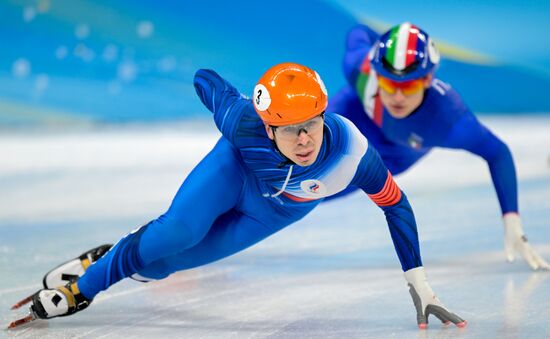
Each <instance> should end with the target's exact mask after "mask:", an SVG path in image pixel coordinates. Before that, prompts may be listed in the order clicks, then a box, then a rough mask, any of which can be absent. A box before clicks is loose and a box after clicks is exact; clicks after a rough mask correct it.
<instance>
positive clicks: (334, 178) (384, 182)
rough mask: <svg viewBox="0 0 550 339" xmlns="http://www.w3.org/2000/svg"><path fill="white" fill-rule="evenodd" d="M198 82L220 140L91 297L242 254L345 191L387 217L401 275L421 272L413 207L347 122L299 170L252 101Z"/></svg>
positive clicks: (104, 273)
mask: <svg viewBox="0 0 550 339" xmlns="http://www.w3.org/2000/svg"><path fill="white" fill-rule="evenodd" d="M194 83H195V88H196V91H197V93H198V95H199V97H200V99H201V100H202V102H203V103H204V105H205V106H206V107H207V108H208V109H209V110H210V111H211V112H212V113H213V115H214V121H215V123H216V125H217V127H218V128H219V130H220V131H221V133H222V135H223V136H222V137H221V138H220V139H219V141H218V143H217V144H216V146H215V147H214V149H213V150H212V151H210V153H209V154H208V155H206V156H205V158H204V159H203V160H202V161H201V162H200V163H199V164H198V165H197V167H196V168H195V169H194V170H193V171H192V172H191V173H190V174H189V176H188V177H187V179H186V180H185V181H184V183H183V184H182V186H181V188H180V189H179V191H178V193H177V194H176V197H175V198H174V200H173V201H172V204H171V206H170V208H169V209H168V211H167V212H166V213H164V214H163V215H161V216H159V217H158V218H157V219H155V220H153V221H151V222H150V223H148V224H147V225H145V226H143V227H141V228H139V229H138V230H136V231H134V232H133V233H131V234H129V235H127V236H126V237H124V238H123V239H121V240H120V241H119V242H118V243H117V244H116V245H115V246H113V248H112V249H111V250H110V251H109V252H108V253H107V254H105V255H104V256H103V257H102V258H101V259H99V260H98V261H97V262H96V263H95V264H94V265H91V266H90V267H89V269H88V270H87V271H86V273H85V274H84V275H83V276H82V277H81V278H80V280H79V281H78V286H79V288H80V291H81V293H82V294H83V295H84V296H85V297H87V298H89V299H91V298H93V297H94V296H95V295H96V294H97V293H99V292H100V291H102V290H105V289H107V288H108V287H109V286H110V285H112V284H114V283H115V282H117V281H119V280H120V279H122V278H125V277H128V276H130V275H133V274H135V273H137V274H139V275H140V276H142V277H146V278H153V279H161V278H164V277H166V276H168V275H169V274H171V273H173V272H175V271H179V270H184V269H189V268H193V267H197V266H201V265H204V264H207V263H210V262H213V261H216V260H219V259H222V258H224V257H227V256H229V255H231V254H234V253H237V252H239V251H242V250H244V249H245V248H247V247H249V246H252V245H254V244H255V243H257V242H259V241H260V240H262V239H264V238H266V237H268V236H269V235H271V234H273V233H275V232H277V231H279V230H281V229H283V228H284V227H286V226H288V225H290V224H292V223H294V222H295V221H297V220H299V219H301V218H302V217H304V216H305V215H306V214H307V213H309V212H310V211H311V210H312V209H313V208H314V207H315V206H317V205H318V204H319V203H320V202H321V201H322V200H323V199H324V198H325V197H328V196H331V195H334V194H337V193H339V192H342V191H343V190H345V189H346V188H348V187H356V188H359V189H361V190H363V191H364V192H365V193H366V194H368V195H369V196H370V198H371V199H372V200H373V201H374V202H375V203H376V204H377V205H378V206H380V208H381V209H382V210H383V212H384V214H385V216H386V220H387V223H388V227H389V231H390V234H391V237H392V240H393V243H394V245H395V250H396V252H397V255H398V257H399V260H400V262H401V267H402V269H403V271H407V270H410V269H413V268H416V267H419V266H422V261H421V258H420V251H419V245H418V235H417V229H416V223H415V219H414V215H413V211H412V209H411V206H410V205H409V202H408V201H407V198H406V196H405V194H403V193H402V192H401V190H400V189H399V188H398V187H397V185H396V184H395V182H394V181H393V179H392V177H391V175H390V173H389V171H388V170H387V168H386V167H385V166H384V164H383V162H382V160H381V159H380V157H379V156H378V153H377V152H376V150H375V149H374V148H373V147H370V146H369V143H368V141H367V139H366V138H365V137H364V136H363V135H362V134H361V132H360V131H359V130H358V129H357V128H356V127H355V126H354V125H353V124H352V123H351V122H350V121H349V120H347V119H346V118H344V117H342V116H339V115H336V114H332V113H330V112H327V113H326V114H325V121H324V135H323V143H322V147H321V151H320V153H319V156H318V157H317V159H316V161H315V162H314V163H313V164H312V165H310V166H307V167H301V166H297V165H295V164H293V163H292V162H290V161H289V160H288V159H287V158H285V157H284V156H283V155H282V154H281V153H280V152H279V151H278V150H277V147H276V146H275V145H274V143H273V142H272V141H271V140H270V139H269V138H268V136H267V134H266V131H265V128H264V124H263V123H262V121H261V120H260V118H259V116H258V115H257V113H256V112H255V110H254V107H253V104H252V102H251V100H250V99H248V98H247V97H245V96H243V95H241V94H240V93H239V92H238V91H237V90H236V89H235V88H234V87H233V86H232V85H231V84H229V83H228V82H227V81H226V80H224V79H223V78H221V77H220V76H219V75H218V74H216V73H215V72H214V71H211V70H199V71H198V72H197V73H196V75H195V80H194ZM358 213H361V211H358ZM335 227H340V226H339V225H335Z"/></svg>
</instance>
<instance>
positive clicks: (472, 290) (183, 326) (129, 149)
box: [0, 116, 550, 338]
mask: <svg viewBox="0 0 550 339" xmlns="http://www.w3.org/2000/svg"><path fill="white" fill-rule="evenodd" d="M482 120H483V121H484V122H485V123H486V124H487V125H488V126H489V127H490V128H491V129H492V130H493V132H495V133H496V134H497V135H499V136H500V137H501V138H502V139H503V140H504V141H505V142H507V143H508V145H509V146H510V148H511V150H512V152H513V154H514V158H515V161H516V167H517V168H516V169H517V172H518V179H519V193H520V196H519V203H520V209H521V213H522V218H523V223H524V228H525V231H526V233H527V235H528V236H529V239H530V241H531V243H532V244H533V245H534V246H535V248H536V249H537V250H538V251H539V253H541V254H542V255H543V256H544V257H545V258H546V259H547V260H549V259H550V222H549V219H550V118H549V117H548V116H528V117H519V118H518V117H510V116H508V117H499V116H491V117H484V118H482ZM217 137H218V133H217V132H216V131H215V130H214V127H213V123H212V124H210V123H204V124H203V123H197V124H196V125H189V124H171V125H147V126H143V125H141V126H140V125H133V126H124V127H116V128H115V127H110V126H106V127H90V128H83V129H82V130H80V131H79V132H70V133H68V132H65V133H59V132H55V133H54V132H44V131H40V132H38V131H37V132H28V131H27V132H17V131H16V132H7V131H2V132H0V276H1V279H0V321H1V322H2V324H3V325H2V326H4V327H5V326H7V324H8V323H9V322H10V321H12V320H14V319H15V318H16V317H17V316H21V315H23V314H24V313H25V312H24V310H19V311H10V306H11V305H12V304H13V303H14V302H16V301H18V300H19V299H20V298H22V297H25V296H26V295H28V294H30V293H32V292H34V291H35V290H37V289H38V288H40V286H41V280H42V276H43V274H44V273H46V272H47V271H48V270H49V269H51V268H53V267H54V266H56V265H57V264H59V263H61V262H63V261H65V260H68V259H70V258H72V257H74V256H77V255H79V254H80V253H81V252H82V251H83V250H86V249H89V248H92V247H95V246H97V245H99V244H102V243H107V242H115V241H117V240H118V239H119V238H120V237H121V236H123V235H124V234H125V233H127V232H128V231H130V230H132V229H134V228H136V227H137V226H140V225H142V224H144V223H146V222H148V221H149V220H150V219H152V218H155V217H156V216H157V215H159V214H161V213H163V212H164V211H165V210H166V209H167V207H168V206H169V204H170V201H171V199H172V197H173V195H174V194H175V192H176V190H177V189H178V188H179V186H180V184H181V182H182V181H183V179H184V178H185V176H186V174H187V173H188V172H189V171H190V170H191V168H192V167H193V166H194V164H196V163H197V162H198V161H199V159H200V158H201V156H202V155H204V154H205V153H206V152H207V151H208V150H209V149H210V148H211V147H212V146H213V145H214V143H215V141H216V139H217ZM396 180H397V182H398V183H399V185H400V186H401V188H402V189H403V190H404V191H405V192H406V194H407V195H408V197H409V200H410V202H411V204H412V206H413V208H414V211H415V215H416V218H417V223H418V228H419V236H420V241H421V252H422V256H423V261H424V266H425V267H426V272H427V275H428V279H429V281H430V283H431V285H432V287H433V289H434V290H435V291H436V293H437V294H438V296H439V297H440V299H441V300H442V302H443V303H444V304H445V305H446V306H447V307H449V308H450V309H451V310H452V311H454V312H456V313H457V314H459V315H460V316H462V317H463V318H465V319H467V320H468V326H467V327H466V328H463V329H459V328H457V327H454V326H443V325H441V323H440V322H439V321H438V320H437V319H436V318H430V325H429V328H428V329H427V330H425V331H423V330H419V329H418V328H417V325H416V314H415V309H414V307H413V304H412V300H411V298H410V296H409V293H408V288H407V286H406V282H405V279H404V277H403V274H402V272H401V268H400V265H399V261H398V259H397V256H396V254H395V252H394V249H393V245H392V243H391V239H390V236H389V232H388V230H387V226H386V223H385V219H384V217H383V214H382V212H381V211H380V210H379V209H378V208H377V207H376V206H375V205H374V204H373V203H372V202H371V201H370V200H369V199H368V198H367V197H366V195H364V194H361V193H356V194H353V195H350V196H347V197H345V198H342V199H339V200H336V201H331V202H327V203H324V204H321V205H320V206H319V207H318V208H317V209H316V210H315V211H314V212H313V213H311V214H310V215H308V216H307V217H306V218H305V219H303V220H301V221H300V222H298V223H297V224H294V225H292V226H290V227H288V228H287V229H285V230H283V231H281V232H279V233H278V234H275V235H274V236H273V237H271V238H268V239H267V240H265V241H264V242H262V243H260V244H258V245H256V246H254V247H252V248H250V249H248V250H246V251H244V252H242V253H240V254H237V255H235V256H233V257H230V258H228V259H225V260H222V261H219V262H217V263H214V264H211V265H208V266H205V267H202V268H199V269H194V270H190V271H186V272H179V273H177V274H174V275H173V276H171V277H169V278H167V279H165V280H162V281H157V282H151V283H147V284H141V283H138V282H135V281H128V280H124V281H122V282H121V283H119V284H117V285H115V286H113V287H112V288H111V289H109V290H108V291H107V292H104V293H102V294H100V295H99V296H98V297H97V298H96V299H95V300H94V303H93V304H92V305H91V306H90V308H89V309H87V310H85V311H83V312H81V313H78V314H76V315H74V316H71V317H66V318H56V319H53V320H51V321H36V322H34V323H32V324H31V325H30V326H26V327H22V328H21V329H17V330H13V331H7V330H2V331H0V337H8V338H9V337H18V338H120V337H124V338H144V337H147V338H266V337H267V338H291V337H292V338H319V337H328V338H331V337H332V338H549V337H550V279H549V277H550V272H533V271H531V269H529V268H528V266H527V265H526V264H525V263H524V262H523V261H522V260H521V259H519V260H516V262H514V263H512V264H510V263H507V262H506V261H505V259H504V250H503V232H502V225H501V220H500V211H499V207H498V202H497V199H496V194H495V192H494V189H493V186H492V184H491V182H490V177H489V173H488V169H487V166H486V164H485V163H484V162H483V161H482V160H481V159H479V158H477V157H475V156H473V155H471V154H468V153H465V152H459V151H444V150H436V151H434V152H432V153H431V154H430V155H429V156H428V157H427V158H426V159H424V160H423V161H421V162H420V163H419V164H417V165H416V166H415V167H414V168H413V169H412V170H410V171H409V172H407V173H406V174H404V175H402V176H399V177H397V178H396Z"/></svg>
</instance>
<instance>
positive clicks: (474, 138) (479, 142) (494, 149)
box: [445, 113, 518, 214]
mask: <svg viewBox="0 0 550 339" xmlns="http://www.w3.org/2000/svg"><path fill="white" fill-rule="evenodd" d="M445 147H450V148H457V149H464V150H467V151H469V152H471V153H474V154H476V155H479V156H480V157H482V158H483V159H485V161H487V164H488V165H489V170H490V172H491V178H492V180H493V185H494V187H495V190H496V192H497V196H498V201H499V203H500V208H501V211H502V214H504V213H507V212H518V199H517V179H516V169H515V166H514V160H513V158H512V153H511V152H510V149H509V148H508V146H506V144H505V143H504V142H502V141H501V140H500V139H499V138H497V137H496V136H495V135H494V134H493V133H491V131H489V129H487V128H486V127H485V126H483V125H482V124H481V123H480V122H479V121H478V120H477V119H476V117H475V116H474V115H473V114H472V113H469V114H464V116H463V117H462V118H461V119H460V120H458V121H457V122H456V123H455V124H454V126H453V128H452V130H451V131H450V133H449V136H448V137H447V140H446V144H445Z"/></svg>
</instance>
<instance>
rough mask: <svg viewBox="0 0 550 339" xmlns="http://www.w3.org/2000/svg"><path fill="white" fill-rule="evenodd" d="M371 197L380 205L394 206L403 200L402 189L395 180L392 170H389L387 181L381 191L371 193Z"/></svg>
mask: <svg viewBox="0 0 550 339" xmlns="http://www.w3.org/2000/svg"><path fill="white" fill-rule="evenodd" d="M369 197H370V198H371V199H372V201H374V203H375V204H377V205H378V206H392V205H395V204H397V203H398V202H399V200H401V190H400V189H399V187H398V186H397V184H396V183H395V181H393V177H392V176H391V173H390V171H388V176H387V178H386V182H385V183H384V187H382V189H381V190H380V192H378V193H376V194H369Z"/></svg>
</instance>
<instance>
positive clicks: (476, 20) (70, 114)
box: [0, 0, 550, 130]
mask: <svg viewBox="0 0 550 339" xmlns="http://www.w3.org/2000/svg"><path fill="white" fill-rule="evenodd" d="M549 13H550V3H549V2H548V1H542V0H525V1H522V2H521V4H520V2H519V1H512V0H504V1H496V0H486V1H475V0H464V1H444V2H441V1H436V0H424V1H416V2H410V1H402V0H395V1H392V2H391V3H387V2H380V1H364V0H362V1H359V0H348V1H344V0H324V1H323V0H311V1H295V0H294V1H290V0H280V1H277V2H276V3H275V2H273V3H270V2H267V3H266V2H259V1H252V0H242V1H239V2H238V3H233V2H227V1H207V0H205V1H152V0H142V1H128V0H109V1H107V0H0V41H1V44H0V46H2V47H1V48H0V129H1V130H10V129H13V128H16V127H17V128H29V127H34V128H39V129H40V128H43V127H46V126H49V127H52V126H55V127H63V128H69V129H70V128H73V127H75V126H79V125H81V126H82V125H89V124H113V123H114V124H119V123H129V122H132V123H135V122H153V121H155V122H163V121H174V120H178V121H179V120H183V121H189V120H200V119H210V113H208V112H207V111H206V109H205V108H204V107H202V105H201V104H200V101H199V100H198V98H197V97H196V95H195V91H194V88H193V86H192V80H193V74H194V72H195V71H196V70H197V69H198V68H212V69H215V70H216V71H218V73H220V74H221V75H222V76H224V77H226V78H227V79H228V80H230V81H231V82H232V83H233V84H234V85H235V86H236V87H237V88H239V90H240V91H241V92H243V93H250V92H251V91H252V88H253V86H254V84H255V81H256V80H257V79H258V78H259V77H260V76H261V74H262V73H263V72H264V71H265V70H266V69H267V68H268V67H270V66H271V65H273V64H275V63H279V62H284V61H295V62H299V63H303V64H306V65H308V66H310V67H312V68H314V69H316V70H317V71H318V72H319V73H320V74H321V76H322V77H323V78H324V80H325V83H326V84H327V87H328V90H329V93H335V92H336V91H337V90H338V89H339V88H340V87H341V86H343V85H344V81H345V80H344V78H343V75H342V71H341V59H342V56H343V52H344V41H345V35H346V32H347V31H348V30H349V29H350V28H351V27H352V26H353V25H354V24H356V23H358V22H361V23H367V24H369V25H371V26H372V27H374V28H375V29H376V30H378V31H380V32H382V31H384V30H386V29H388V28H389V27H390V26H392V25H394V24H396V23H399V22H402V21H406V20H408V21H411V22H413V23H415V24H417V25H419V26H420V27H422V28H424V29H425V30H426V31H427V32H428V33H429V34H431V36H432V37H434V38H435V40H436V43H437V44H438V47H439V48H440V49H441V52H442V54H443V60H442V63H441V66H440V68H439V70H438V77H439V78H441V79H442V80H444V81H447V82H449V83H451V84H452V85H453V87H455V88H456V89H457V90H458V91H459V92H460V93H461V94H462V95H463V97H464V98H465V101H466V102H467V103H468V105H469V106H470V107H471V109H472V110H473V111H474V112H476V113H479V114H487V113H505V114H513V115H520V114H525V113H537V114H540V113H546V112H549V111H550V100H548V94H547V91H548V89H549V88H550V38H549V35H548V34H546V32H549V31H550V14H549Z"/></svg>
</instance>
